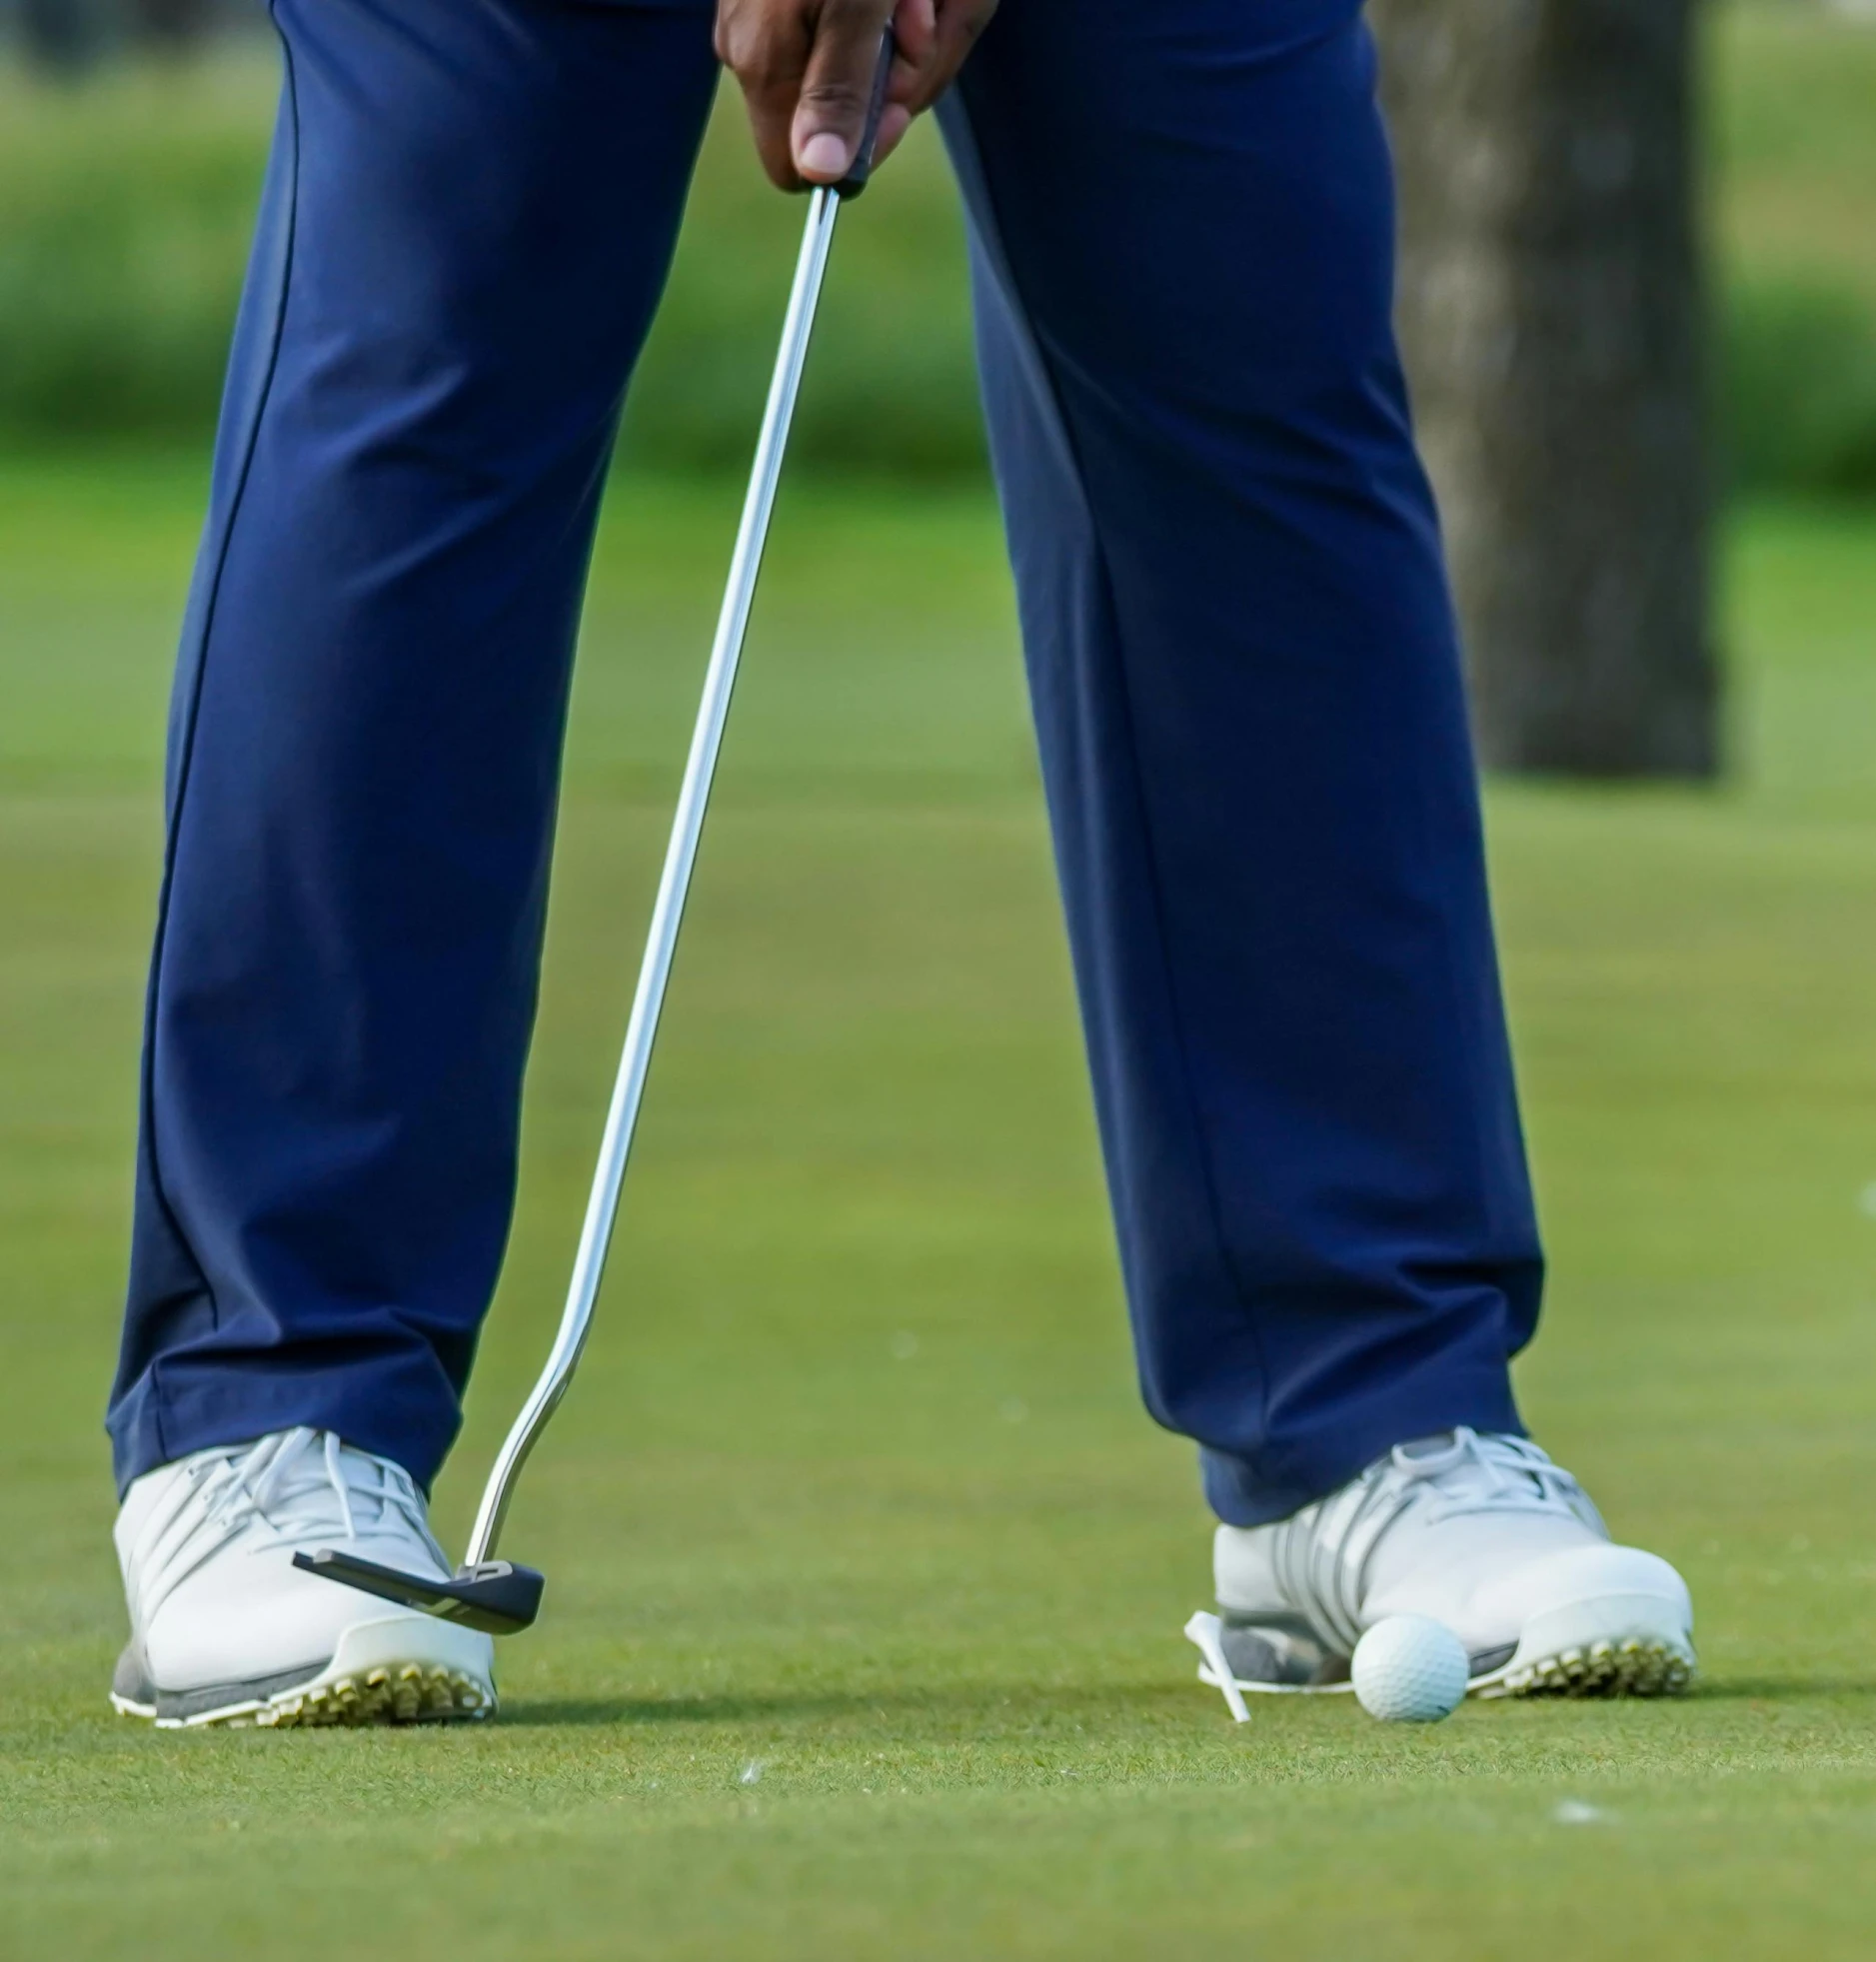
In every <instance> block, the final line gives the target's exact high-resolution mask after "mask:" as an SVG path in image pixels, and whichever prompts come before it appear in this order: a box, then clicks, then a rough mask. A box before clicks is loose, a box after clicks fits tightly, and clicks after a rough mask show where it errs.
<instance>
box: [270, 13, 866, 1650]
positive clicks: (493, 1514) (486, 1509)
mask: <svg viewBox="0 0 1876 1962" xmlns="http://www.w3.org/2000/svg"><path fill="white" fill-rule="evenodd" d="M893 56H894V42H893V37H892V35H891V34H890V33H889V34H888V35H887V37H886V41H885V44H884V46H883V47H882V49H881V51H880V63H879V69H878V72H877V74H876V77H875V82H874V92H873V103H872V107H871V110H870V112H869V115H868V122H867V131H866V135H865V137H864V138H863V140H862V143H861V146H860V151H859V154H858V156H857V157H856V159H855V163H854V169H853V172H852V173H851V174H850V175H849V176H848V177H847V178H846V179H845V180H843V181H842V182H841V183H839V184H836V185H824V186H818V187H816V189H815V190H814V192H813V193H812V195H811V196H810V199H809V204H808V228H807V232H806V235H805V237H804V238H803V241H802V252H801V259H800V261H799V263H798V264H797V267H796V271H795V289H794V293H793V295H792V296H791V298H790V301H789V311H788V318H787V321H786V323H785V324H784V326H783V330H782V350H781V353H780V355H779V356H778V358H777V361H776V372H775V379H774V381H773V383H772V384H771V386H770V391H769V406H768V410H767V412H766V413H765V415H764V418H763V427H762V437H761V440H760V442H759V443H758V445H757V449H756V463H755V468H754V470H753V472H752V475H751V479H750V488H749V496H748V499H747V500H746V502H745V504H744V507H743V522H742V526H741V529H740V530H739V532H738V535H737V542H736V553H735V556H734V558H733V559H732V561H731V565H730V581H729V588H728V591H727V592H726V593H725V595H724V603H723V613H722V616H721V618H720V620H719V622H718V627H717V640H716V645H715V647H714V649H713V650H712V653H711V658H710V669H709V672H708V675H707V677H706V679H705V683H704V700H703V706H702V707H701V709H700V710H699V712H698V719H697V729H696V733H695V734H694V735H693V737H692V739H691V755H690V761H689V763H688V764H687V765H686V767H685V773H684V785H683V789H682V790H681V791H680V793H679V796H678V809H677V815H676V818H675V820H674V822H673V825H672V833H671V844H670V846H669V848H668V849H667V851H666V854H665V869H664V874H663V876H662V878H661V879H660V881H659V887H658V900H657V903H656V905H655V906H654V908H653V911H652V925H651V933H650V937H649V941H648V944H647V947H646V951H645V961H644V965H643V967H642V968H641V970H640V974H639V986H638V993H637V995H636V997H635V998H634V1001H633V1004H632V1018H631V1020H630V1022H629V1023H628V1025H627V1028H626V1042H625V1052H624V1054H623V1055H622V1056H621V1058H620V1063H619V1076H618V1080H617V1083H616V1084H615V1086H614V1089H613V1100H612V1107H611V1109H610V1111H609V1112H608V1115H607V1119H606V1131H605V1136H604V1138H603V1140H602V1142H601V1146H600V1160H599V1168H598V1170H597V1171H596V1173H595V1174H594V1180H593V1191H592V1195H591V1197H590V1198H589V1199H588V1201H587V1215H586V1224H585V1227H584V1228H583V1230H582V1232H581V1235H580V1250H579V1253H578V1255H577V1256H576V1258H575V1261H574V1271H573V1280H572V1284H571V1285H570V1287H569V1289H568V1294H567V1306H566V1309H565V1310H564V1312H563V1313H562V1316H561V1324H560V1331H559V1333H558V1334H557V1335H556V1336H555V1339H554V1347H553V1350H552V1352H551V1353H550V1355H549V1356H548V1360H547V1365H546V1367H545V1368H544V1369H543V1370H542V1372H541V1378H540V1380H539V1381H538V1382H537V1383H536V1384H535V1386H534V1389H533V1390H532V1391H531V1392H530V1394H529V1397H528V1400H527V1402H526V1403H525V1404H524V1405H523V1406H522V1411H521V1415H520V1416H519V1417H517V1418H516V1419H515V1424H514V1428H513V1429H512V1430H510V1432H509V1433H508V1438H507V1441H506V1442H505V1443H504V1444H503V1446H502V1449H501V1452H500V1454H499V1455H498V1456H497V1458H496V1461H495V1467H494V1469H493V1470H492V1471H491V1472H490V1474H489V1482H488V1485H487V1486H486V1487H485V1488H484V1491H483V1494H482V1504H481V1507H480V1508H479V1510H478V1511H477V1514H476V1524H475V1529H474V1531H473V1532H472V1533H471V1534H470V1538H469V1549H468V1553H467V1555H466V1557H465V1559H464V1561H463V1564H462V1566H461V1567H460V1568H458V1570H457V1571H456V1573H455V1574H454V1575H453V1576H452V1577H451V1578H450V1579H448V1580H438V1579H435V1578H433V1577H431V1576H428V1575H422V1574H409V1573H402V1572H400V1571H398V1570H397V1569H396V1568H393V1567H384V1566H379V1565H378V1564H376V1563H375V1562H374V1561H370V1560H361V1559H359V1558H358V1557H357V1556H355V1555H354V1554H351V1553H347V1552H344V1551H343V1550H341V1549H339V1548H336V1547H328V1548H323V1549H321V1550H320V1551H318V1552H315V1553H295V1554H294V1556H293V1564H294V1565H295V1566H296V1567H300V1568H303V1569H304V1570H305V1571H306V1572H308V1573H316V1574H320V1575H322V1576H324V1578H326V1579H327V1580H333V1581H338V1582H340V1583H341V1584H343V1585H344V1586H347V1587H356V1588H358V1589H359V1590H360V1591H362V1592H364V1593H367V1594H376V1595H379V1596H381V1597H382V1598H383V1599H385V1600H389V1601H397V1602H399V1603H401V1604H402V1605H403V1606H405V1607H412V1608H419V1609H422V1610H423V1611H424V1612H425V1613H427V1614H434V1615H437V1616H439V1617H441V1618H442V1619H444V1620H446V1621H456V1622H461V1623H463V1624H464V1625H466V1626H468V1627H471V1628H480V1629H484V1630H486V1631H487V1632H488V1633H489V1634H492V1635H512V1634H516V1633H518V1632H519V1631H520V1630H521V1629H524V1628H528V1627H532V1626H533V1624H534V1621H535V1618H536V1617H537V1616H538V1615H539V1614H540V1612H541V1596H542V1592H543V1590H544V1588H545V1586H546V1581H545V1579H544V1578H543V1576H542V1575H541V1574H540V1573H538V1572H537V1571H536V1570H535V1569H534V1568H532V1567H523V1566H516V1565H514V1564H512V1563H511V1562H509V1561H507V1560H498V1559H497V1558H496V1557H495V1550H496V1545H497V1542H498V1541H499V1540H500V1538H501V1536H502V1525H503V1521H504V1520H505V1519H506V1518H507V1516H508V1507H509V1501H510V1500H511V1499H512V1498H513V1497H514V1495H515V1486H516V1482H517V1481H518V1480H519V1478H520V1477H521V1472H522V1467H523V1466H524V1465H525V1464H526V1463H527V1462H528V1457H529V1454H530V1452H532V1451H533V1449H534V1447H535V1445H536V1444H537V1443H539V1442H540V1439H541V1433H542V1432H543V1431H544V1430H545V1429H546V1428H547V1425H548V1420H549V1419H550V1418H551V1417H552V1416H553V1414H554V1412H555V1410H556V1409H557V1408H558V1407H559V1405H560V1401H561V1399H562V1398H563V1397H564V1396H565V1395H566V1394H567V1389H568V1386H569V1385H570V1384H571V1383H572V1381H573V1378H574V1372H575V1370H576V1369H578V1368H579V1366H580V1356H581V1352H582V1351H583V1350H584V1349H585V1347H586V1342H587V1336H588V1334H589V1332H590V1331H591V1329H592V1326H593V1310H594V1305H595V1303H596V1302H597V1300H598V1298H599V1291H600V1281H601V1278H602V1277H603V1275H604V1273H605V1270H606V1254H607V1249H608V1247H609V1246H610V1245H611V1243H612V1237H613V1226H614V1223H615V1221H616V1220H617V1219H618V1216H619V1201H620V1195H621V1192H622V1191H623V1189H624V1186H625V1179H626V1166H627V1163H628V1161H629V1159H630V1157H631V1154H632V1141H633V1137H634V1134H635V1133H636V1131H637V1129H638V1122H639V1106H640V1104H641V1102H642V1101H643V1100H644V1095H645V1082H646V1076H647V1074H648V1072H649V1071H650V1068H651V1063H652V1049H653V1046H654V1044H655V1043H656V1041H657V1039H658V1023H659V1016H660V1013H661V1012H662V1010H663V1008H664V1004H665V990H666V987H667V985H668V983H669V982H670V980H671V966H672V959H673V956H674V955H675V954H676V952H677V946H678V932H679V929H680V927H681V926H682V925H683V922H684V908H685V902H686V901H687V900H688V899H689V897H690V892H691V878H692V874H693V873H694V872H695V870H696V867H697V853H698V845H699V842H700V840H701V839H702V837H703V832H704V819H705V816H706V814H707V813H708V811H709V809H710V794H711V787H712V785H713V784H714V782H715V780H716V775H717V758H718V754H719V752H720V751H721V750H722V748H723V737H724V730H725V728H726V726H727V725H728V723H729V719H730V699H731V696H732V694H733V693H734V691H735V688H736V678H737V669H738V667H739V666H740V664H741V662H742V658H743V644H744V641H745V639H746V637H747V635H748V632H749V621H750V609H751V606H752V605H753V603H754V601H755V597H756V582H757V577H758V575H759V574H760V572H761V570H762V559H763V548H764V546H765V545H766V544H767V542H768V537H769V521H770V518H771V516H772V515H773V513H774V510H775V502H776V487H777V484H778V482H779V481H780V479H781V475H782V463H783V458H784V456H785V455H786V453H787V450H788V439H789V428H790V425H791V423H792V422H793V420H794V416H795V404H796V399H797V397H798V395H799V394H800V392H801V383H802V372H803V369H804V368H805V366H806V364H807V360H808V345H809V341H810V339H811V337H812V335H813V333H814V325H815V312H816V308H817V306H818V305H819V302H820V299H821V288H822V283H823V281H824V279H825V278H826V275H827V270H828V256H829V253H830V251H831V250H832V248H833V244H834V226H835V221H836V219H837V218H838V217H839V216H840V211H841V207H842V205H843V204H845V203H847V202H849V201H850V200H851V199H854V198H857V197H859V196H860V194H861V192H862V191H864V190H865V189H866V186H867V181H868V179H869V178H870V177H871V175H872V172H873V162H874V151H875V148H876V146H877V143H878V140H879V133H880V119H881V117H882V115H883V114H884V112H885V109H886V91H887V82H888V80H889V78H890V76H891V73H892V67H893Z"/></svg>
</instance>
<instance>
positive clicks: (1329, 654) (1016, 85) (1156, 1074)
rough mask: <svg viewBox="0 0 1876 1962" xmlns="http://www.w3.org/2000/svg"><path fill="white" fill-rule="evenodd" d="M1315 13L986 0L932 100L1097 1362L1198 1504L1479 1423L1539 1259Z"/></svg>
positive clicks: (1419, 559)
mask: <svg viewBox="0 0 1876 1962" xmlns="http://www.w3.org/2000/svg"><path fill="white" fill-rule="evenodd" d="M1374 80H1375V76H1374V58H1373V51H1372V46H1371V43H1370V41H1369V38H1368V36H1367V33H1366V31H1365V29H1364V27H1363V26H1362V24H1361V21H1360V18H1359V9H1358V4H1357V0H1257V4H1255V5H1246V4H1245V3H1244V0H1153V4H1152V5H1150V6H1142V5H1139V4H1138V0H1006V4H1005V6H1004V8H1003V10H1002V12H1001V13H1000V14H999V16H998V17H997V19H996V20H995V22H994V23H993V24H992V25H991V27H990V28H989V30H988V31H987V33H986V34H985V36H984V38H983V41H982V42H981V43H980V45H979V47H978V49H977V50H976V52H975V53H974V54H973V56H972V58H971V61H970V63H969V65H968V66H967V68H966V70H965V72H964V75H963V78H962V80H961V82H960V85H959V87H958V89H957V90H956V91H955V93H954V95H953V98H952V100H951V102H950V104H949V105H948V107H947V110H946V116H947V130H948V134H949V136H950V139H951V143H952V149H953V154H954V156H955V157H956V159H957V162H958V165H959V174H960V176H961V178H962V179H963V182H964V185H965V190H966V195H967V198H968V201H969V205H970V209H971V215H972V221H973V247H974V274H975V280H976V286H977V297H978V318H979V334H980V343H981V359H982V366H983V372H984V384H985V397H986V402H987V405H988V408H989V413H990V420H991V427H992V451H993V455H994V460H995V465H996V471H997V476H998V481H999V486H1000V490H1001V494H1002V498H1003V502H1004V506H1005V514H1006V519H1007V524H1008V530H1009V536H1010V544H1011V556H1012V559H1013V562H1014V566H1015V571H1016V577H1017V586H1018V593H1019V599H1020V604H1021V612H1022V621H1023V630H1024V637H1025V641H1026V645H1027V659H1028V665H1029V671H1030V682H1031V689H1032V693H1033V697H1034V706H1035V715H1036V722H1037V728H1038V731H1039V734H1040V742H1041V749H1042V760H1043V774H1044V779H1045V784H1046V789H1047V796H1048V803H1049V809H1050V813H1051V818H1052V822H1053V826H1054V831H1055V838H1056V846H1057V854H1058V859H1059V864H1060V874H1061V884H1062V888H1063V892H1064V896H1065V901H1066V912H1067V918H1068V926H1069V933H1070V938H1071V941H1072V945H1073V952H1074V957H1075V965H1076V972H1077V977H1078V983H1079V988H1080V993H1081V999H1082V1006H1083V1012H1084V1018H1085V1022H1086V1029H1087V1042H1088V1049H1089V1053H1090V1057H1091V1062H1092V1070H1093V1079H1094V1090H1095V1099H1096V1105H1097V1110H1098V1115H1099V1119H1100V1125H1101V1131H1102V1138H1103V1145H1104V1150H1105V1156H1106V1163H1107V1169H1108V1176H1109V1181H1110V1186H1111V1191H1112V1197H1113V1205H1114V1212H1115V1216H1116V1220H1117V1225H1118V1236H1119V1242H1120V1249H1121V1256H1122V1263H1123V1267H1124V1270H1125V1276H1126V1282H1127V1288H1128V1293H1129V1299H1130V1304H1131V1313H1132V1317H1133V1326H1134V1333H1135V1337H1136V1343H1137V1349H1138V1355H1139V1364H1140V1372H1141V1377H1142V1381H1143V1385H1144V1389H1145V1394H1146V1398H1147V1401H1148V1404H1149V1406H1150V1407H1151V1409H1152V1410H1153V1412H1154V1413H1155V1415H1157V1416H1158V1417H1159V1418H1160V1419H1161V1420H1162V1421H1163V1422H1165V1423H1167V1424H1168V1425H1171V1426H1172V1427H1174V1428H1176V1429H1178V1430H1180V1431H1183V1432H1185V1433H1187V1434H1188V1435H1190V1436H1192V1437H1194V1438H1196V1439H1197V1440H1198V1441H1199V1443H1200V1444H1201V1446H1202V1447H1203V1459H1204V1470H1205V1482H1206V1488H1207V1492H1208V1495H1209V1497H1210V1499H1211V1501H1212V1504H1213V1505H1214V1506H1215V1508H1216V1509H1217V1511H1218V1512H1219V1513H1220V1515H1221V1516H1222V1517H1224V1518H1226V1519H1228V1520H1231V1521H1233V1522H1235V1523H1239V1524H1253V1523H1257V1522H1260V1521H1264V1520H1269V1519H1274V1518H1280V1517H1282V1516H1285V1515H1286V1514H1287V1513H1289V1512H1290V1511H1292V1510H1294V1509H1295V1508H1296V1507H1298V1506H1299V1505H1301V1504H1303V1503H1306V1502H1307V1501H1309V1500H1310V1499H1313V1498H1315V1497H1318V1496H1320V1495H1321V1494H1322V1493H1324V1492H1326V1491H1328V1490H1330V1489H1331V1488H1333V1487H1334V1486H1335V1485H1337V1484H1339V1483H1340V1482H1341V1481H1342V1480H1344V1479H1345V1478H1347V1477H1348V1476H1350V1475H1351V1474H1352V1473H1354V1472H1355V1471H1356V1470H1357V1469H1359V1468H1360V1467H1361V1466H1362V1465H1363V1464H1365V1463H1366V1462H1367V1461H1369V1460H1370V1459H1371V1458H1372V1457H1374V1456H1375V1455H1377V1454H1378V1453H1379V1452H1380V1451H1382V1450H1384V1449H1386V1448H1387V1447H1388V1446H1390V1445H1392V1444H1394V1443H1397V1442H1400V1441H1402V1440H1403V1439H1405V1438H1407V1437H1410V1436H1415V1435H1419V1434H1423V1433H1426V1432H1429V1431H1432V1430H1435V1429H1439V1428H1442V1427H1444V1426H1447V1425H1451V1424H1458V1423H1470V1424H1474V1425H1477V1426H1479V1427H1481V1428H1484V1427H1490V1428H1494V1429H1500V1430H1510V1429H1515V1428H1517V1425H1518V1419H1517V1413H1516V1409H1515V1407H1514V1404H1513V1401H1512V1396H1511V1391H1510V1387H1509V1379H1508V1368H1507V1364H1508V1359H1509V1357H1510V1356H1511V1354H1512V1353H1513V1351H1514V1350H1516V1349H1517V1348H1518V1347H1519V1346H1521V1345H1522V1344H1523V1343H1524V1342H1525V1341H1526V1340H1527V1339H1528V1338H1529V1336H1530V1334H1531V1332H1532V1329H1533V1327H1534V1324H1535V1319H1536V1313H1537V1304H1538V1294H1539V1286H1540V1271H1541V1262H1540V1255H1539V1250H1538V1244H1537V1237H1536V1229H1535V1224H1534V1220H1533V1214H1532V1205H1531V1198H1530V1192H1529V1186H1528V1180H1527V1176H1526V1171H1525V1164H1524V1155H1523V1147H1522V1143H1521V1139H1520V1132H1519V1122H1518V1114H1517V1107H1516V1099H1515V1094H1514V1089H1513V1084H1512V1077H1511V1069H1510V1062H1509V1056H1508V1044H1507V1041H1506V1034H1505V1027H1504V1020H1503V1012H1502V1008H1501V1005H1500V998H1499V987H1498V979H1497V973H1496V963H1495V955H1494V950H1493V942H1492V931H1491V924H1490V919H1489V914H1488V909H1487V902H1486V893H1485V879H1484V868H1483V853H1482V848H1481V839H1480V824H1479V814H1478V806H1477V793H1476V785H1475V776H1474V767H1473V762H1472V756H1471V751H1470V747H1469V741H1468V736H1467V730H1466V723H1465V714H1464V704H1463V699H1462V690H1461V682H1460V673H1459V664H1458V659H1457V653H1456V646H1455V635H1454V629H1453V622H1452V616H1451V609H1450V606H1449V602H1448V597H1447V591H1446V586H1445V581H1444V575H1443V571H1442V565H1441V557H1440V548H1439V542H1438V536H1437V527H1436V522H1435V518H1434V514H1433V510H1432V504H1431V499H1430V496H1429V493H1428V489H1427V485H1426V481H1425V478H1424V476H1423V474H1422V471H1421V469H1420V466H1419V463H1418V461H1417V459H1416V457H1415V453H1414V448H1413V441H1412V436H1411V432H1410V428H1409V422H1408V416H1407V410H1406V405H1405V399H1404V388H1403V384H1402V380H1401V374H1400V367H1399V363H1398V360H1397V357H1396V353H1395V348H1394V342H1393V336H1392V330H1391V324H1390V308H1391V300H1392V280H1393V266H1392V256H1393V211H1392V187H1391V177H1390V170H1389V164H1388V159H1387V155H1386V148H1385V141H1384V137H1383V134H1382V130H1381V125H1380V122H1379V117H1378V114H1377V111H1376V108H1375V103H1374Z"/></svg>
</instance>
